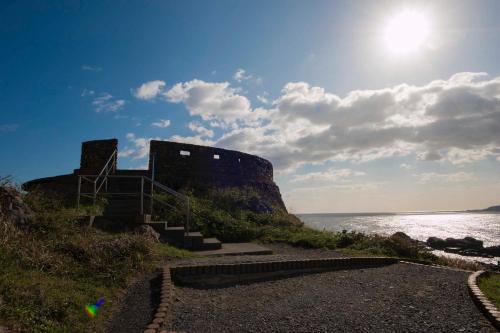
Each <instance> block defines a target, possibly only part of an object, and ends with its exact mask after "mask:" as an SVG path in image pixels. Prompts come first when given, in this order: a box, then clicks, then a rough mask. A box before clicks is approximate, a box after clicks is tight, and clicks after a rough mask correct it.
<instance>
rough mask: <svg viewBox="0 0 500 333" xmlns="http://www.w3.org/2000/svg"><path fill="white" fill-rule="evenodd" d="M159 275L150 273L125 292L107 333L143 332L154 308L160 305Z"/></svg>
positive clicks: (151, 317) (158, 273)
mask: <svg viewBox="0 0 500 333" xmlns="http://www.w3.org/2000/svg"><path fill="white" fill-rule="evenodd" d="M160 292H161V275H160V272H159V271H158V272H155V273H151V274H149V275H147V276H145V277H143V278H141V279H139V280H138V281H136V282H135V283H133V284H132V285H131V286H130V287H129V289H128V290H127V294H126V295H125V298H124V300H123V302H122V304H121V307H120V310H119V311H118V312H117V313H116V314H115V315H114V317H113V318H112V319H111V321H110V323H109V325H108V328H107V332H108V333H133V332H138V333H139V332H140V333H142V332H144V328H145V327H146V326H147V325H148V324H149V323H150V322H151V320H152V319H153V315H154V313H155V311H156V308H157V307H158V305H159V304H160Z"/></svg>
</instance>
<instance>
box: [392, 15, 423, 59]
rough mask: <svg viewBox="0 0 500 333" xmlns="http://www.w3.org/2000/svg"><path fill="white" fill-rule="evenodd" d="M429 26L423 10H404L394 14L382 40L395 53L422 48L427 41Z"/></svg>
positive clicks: (408, 52) (415, 50)
mask: <svg viewBox="0 0 500 333" xmlns="http://www.w3.org/2000/svg"><path fill="white" fill-rule="evenodd" d="M430 32H431V27H430V23H429V19H428V17H427V16H426V15H425V14H424V13H423V12H418V11H414V10H405V11H402V12H400V13H398V14H396V15H394V16H393V17H392V18H391V19H390V20H389V21H388V23H387V25H386V27H385V30H384V41H385V43H386V45H387V47H388V49H389V50H390V51H391V52H393V53H395V54H410V53H415V52H417V51H420V50H422V49H423V48H425V47H426V44H427V43H428V41H429V37H430Z"/></svg>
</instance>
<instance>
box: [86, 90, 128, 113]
mask: <svg viewBox="0 0 500 333" xmlns="http://www.w3.org/2000/svg"><path fill="white" fill-rule="evenodd" d="M124 105H125V100H123V99H114V98H113V96H112V95H111V94H109V93H103V94H101V95H100V96H99V97H96V98H95V99H94V100H93V101H92V106H93V107H94V109H95V112H98V113H99V112H116V111H118V110H120V109H121V108H123V106H124Z"/></svg>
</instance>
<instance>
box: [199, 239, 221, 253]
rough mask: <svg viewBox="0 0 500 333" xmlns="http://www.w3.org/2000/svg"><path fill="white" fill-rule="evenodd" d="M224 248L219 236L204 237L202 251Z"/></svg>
mask: <svg viewBox="0 0 500 333" xmlns="http://www.w3.org/2000/svg"><path fill="white" fill-rule="evenodd" d="M221 248H222V243H221V241H220V240H218V239H217V238H204V239H203V245H202V247H201V250H202V251H213V250H219V249H221Z"/></svg>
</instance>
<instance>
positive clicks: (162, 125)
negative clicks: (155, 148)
mask: <svg viewBox="0 0 500 333" xmlns="http://www.w3.org/2000/svg"><path fill="white" fill-rule="evenodd" d="M151 126H153V127H159V128H166V127H168V126H170V120H168V119H160V120H158V121H156V122H154V123H151Z"/></svg>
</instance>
